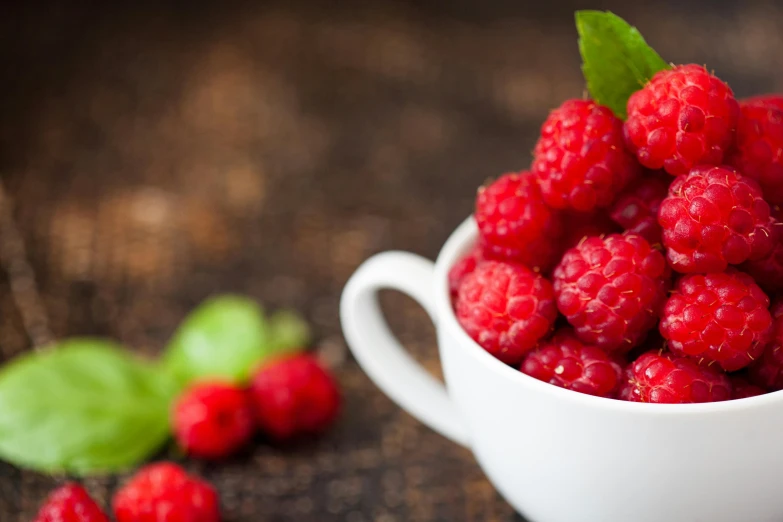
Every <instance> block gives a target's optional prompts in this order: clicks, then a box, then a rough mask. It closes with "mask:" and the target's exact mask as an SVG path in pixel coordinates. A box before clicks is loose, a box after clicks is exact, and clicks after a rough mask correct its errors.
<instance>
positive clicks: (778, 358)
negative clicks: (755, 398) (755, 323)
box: [748, 299, 783, 391]
mask: <svg viewBox="0 0 783 522" xmlns="http://www.w3.org/2000/svg"><path fill="white" fill-rule="evenodd" d="M770 312H771V314H772V324H773V325H772V340H771V341H770V342H769V344H767V346H766V347H765V348H764V352H763V353H762V354H761V357H759V359H758V360H756V361H755V362H754V363H753V364H751V365H750V368H748V379H749V380H750V382H752V383H753V384H756V385H758V386H761V387H762V388H764V389H766V390H769V391H777V390H783V300H781V299H778V300H777V301H776V302H775V303H774V304H773V305H772V307H771V308H770Z"/></svg>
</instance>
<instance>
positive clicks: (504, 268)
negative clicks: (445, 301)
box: [456, 261, 557, 364]
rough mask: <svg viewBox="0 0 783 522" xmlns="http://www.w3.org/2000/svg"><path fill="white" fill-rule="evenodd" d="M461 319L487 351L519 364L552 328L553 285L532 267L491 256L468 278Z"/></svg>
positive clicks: (460, 298) (461, 295)
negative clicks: (490, 258) (489, 259)
mask: <svg viewBox="0 0 783 522" xmlns="http://www.w3.org/2000/svg"><path fill="white" fill-rule="evenodd" d="M456 308H457V319H458V320H459V323H460V324H461V325H462V328H464V329H465V331H466V332H467V333H468V335H470V336H471V337H472V338H473V340H474V341H476V342H477V343H478V344H480V345H481V346H482V347H483V348H484V349H485V350H486V351H488V352H489V353H491V354H492V355H494V356H495V357H497V358H498V359H500V360H501V361H503V362H505V363H509V364H517V363H519V362H520V361H521V360H522V357H523V356H524V355H525V353H526V352H528V351H529V350H531V349H532V348H533V347H534V346H535V345H536V343H538V341H539V340H541V339H542V338H543V337H544V336H545V335H546V334H548V333H549V332H550V330H551V329H552V324H554V322H555V318H556V317H557V309H556V308H555V300H554V293H553V291H552V285H551V283H550V282H549V281H547V280H546V279H545V278H544V277H542V276H541V275H540V274H537V273H535V272H533V271H532V270H530V269H529V268H527V267H525V266H522V265H517V264H513V263H505V262H501V261H486V262H484V263H482V264H481V265H479V266H478V267H477V268H476V270H475V271H474V272H473V273H472V274H470V275H469V276H467V277H466V278H465V280H464V281H463V282H462V286H461V287H460V289H459V295H458V296H457V307H456Z"/></svg>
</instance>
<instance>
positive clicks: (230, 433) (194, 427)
mask: <svg viewBox="0 0 783 522" xmlns="http://www.w3.org/2000/svg"><path fill="white" fill-rule="evenodd" d="M172 424H173V428H174V434H175V436H176V438H177V442H178V443H179V445H180V446H181V447H182V448H183V449H184V450H185V451H186V452H187V453H188V454H189V455H192V456H194V457H201V458H207V459H218V458H221V457H226V456H228V455H231V454H232V453H234V452H235V451H236V450H237V449H239V448H241V447H242V446H243V445H244V444H245V443H247V442H248V440H250V437H251V435H252V434H253V414H252V412H251V411H250V402H249V400H248V396H247V393H246V392H245V390H243V389H241V388H239V387H237V386H234V385H232V384H227V383H217V382H216V383H210V382H207V383H199V384H196V385H194V386H192V387H191V388H190V389H188V390H186V391H185V392H184V393H183V394H182V395H181V396H180V397H179V399H178V400H177V403H176V405H175V406H174V411H173V414H172Z"/></svg>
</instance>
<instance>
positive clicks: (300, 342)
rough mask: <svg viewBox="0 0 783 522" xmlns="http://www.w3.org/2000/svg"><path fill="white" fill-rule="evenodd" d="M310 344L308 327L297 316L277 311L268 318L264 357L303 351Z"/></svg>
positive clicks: (292, 313)
mask: <svg viewBox="0 0 783 522" xmlns="http://www.w3.org/2000/svg"><path fill="white" fill-rule="evenodd" d="M309 343H310V327H309V326H308V324H307V322H305V320H304V319H302V317H301V316H299V314H297V313H296V312H293V311H290V310H278V311H277V312H275V313H274V314H272V316H271V317H270V318H269V340H268V341H267V343H266V346H265V347H264V348H265V349H264V353H265V355H264V357H272V356H274V355H279V354H286V353H296V352H300V351H303V350H304V349H306V348H307V345H308V344H309Z"/></svg>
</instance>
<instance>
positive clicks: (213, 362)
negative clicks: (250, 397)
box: [163, 295, 268, 385]
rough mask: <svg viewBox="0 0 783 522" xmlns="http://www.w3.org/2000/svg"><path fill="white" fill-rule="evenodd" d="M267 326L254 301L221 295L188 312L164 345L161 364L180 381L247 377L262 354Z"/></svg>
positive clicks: (236, 379) (232, 379) (239, 379)
mask: <svg viewBox="0 0 783 522" xmlns="http://www.w3.org/2000/svg"><path fill="white" fill-rule="evenodd" d="M267 329H268V327H267V324H266V321H265V319H264V315H263V311H262V310H261V307H260V306H259V305H258V304H257V303H256V302H255V301H253V300H251V299H248V298H246V297H242V296H236V295H222V296H217V297H213V298H211V299H208V300H206V301H204V302H203V303H202V304H201V305H199V306H198V307H197V308H196V309H195V310H194V311H193V312H191V313H190V315H188V316H187V317H186V318H185V320H184V321H183V322H182V324H181V325H180V327H179V328H178V329H177V331H176V333H175V334H174V337H173V338H172V340H171V341H170V342H169V345H168V346H167V347H166V351H165V354H164V359H163V362H164V365H165V366H166V368H168V369H169V371H171V372H172V374H173V375H174V376H175V377H176V378H177V379H178V381H179V382H180V383H181V384H183V385H184V384H187V383H189V382H191V381H193V380H195V379H205V378H220V379H226V380H229V381H232V382H243V381H245V380H247V378H248V376H249V374H250V372H251V370H252V369H253V367H254V366H255V364H257V363H258V361H260V360H261V358H262V357H263V356H264V346H265V344H266V342H267V340H268V331H267Z"/></svg>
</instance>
